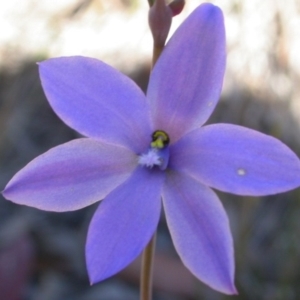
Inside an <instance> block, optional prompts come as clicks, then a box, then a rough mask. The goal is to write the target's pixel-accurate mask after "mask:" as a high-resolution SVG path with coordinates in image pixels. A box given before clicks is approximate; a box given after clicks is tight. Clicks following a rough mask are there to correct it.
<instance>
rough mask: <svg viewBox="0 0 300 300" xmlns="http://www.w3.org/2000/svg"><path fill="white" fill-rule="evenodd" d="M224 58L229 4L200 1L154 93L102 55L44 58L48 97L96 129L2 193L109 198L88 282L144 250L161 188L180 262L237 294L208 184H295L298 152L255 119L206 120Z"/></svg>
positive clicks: (227, 240) (283, 187) (255, 191)
mask: <svg viewBox="0 0 300 300" xmlns="http://www.w3.org/2000/svg"><path fill="white" fill-rule="evenodd" d="M225 60H226V54H225V33H224V24H223V16H222V12H221V11H220V9H219V8H217V7H215V6H213V5H211V4H203V5H201V6H199V7H198V8H197V9H196V10H195V11H194V12H193V13H192V14H191V15H190V16H189V17H188V18H187V20H186V21H185V22H184V23H183V24H182V25H181V26H180V27H179V29H178V30H177V31H176V32H175V34H174V35H173V37H172V38H171V40H170V41H169V42H168V44H167V46H166V47H165V49H164V51H163V53H162V55H161V57H160V58H159V60H158V61H157V63H156V65H155V67H154V69H153V72H152V74H151V78H150V82H149V86H148V91H147V98H146V97H145V95H144V94H143V93H142V91H141V90H140V89H139V88H138V87H137V86H136V85H135V83H134V82H132V81H131V80H130V79H129V78H127V77H126V76H124V75H122V74H121V73H120V72H118V71H117V70H115V69H113V68H112V67H110V66H108V65H106V64H105V63H103V62H101V61H98V60H96V59H92V58H85V57H79V56H78V57H62V58H56V59H49V60H47V61H45V62H42V63H41V64H40V76H41V81H42V85H43V88H44V91H45V93H46V96H47V98H48V100H49V102H50V104H51V106H52V108H53V109H54V111H55V112H56V113H57V114H58V116H59V117H60V118H61V119H62V120H63V121H64V122H65V123H66V124H68V125H69V126H70V127H72V128H74V129H76V130H77V131H78V132H80V133H82V134H83V135H85V136H88V137H89V138H80V139H77V140H74V141H71V142H68V143H66V144H63V145H60V146H58V147H55V148H53V149H51V150H49V151H48V152H46V153H45V154H43V155H41V156H39V157H37V158H36V159H34V160H33V161H32V162H30V163H29V164H28V165H27V166H25V168H24V169H22V170H21V171H19V172H18V173H17V174H16V175H15V176H14V177H13V178H12V180H11V181H10V182H9V183H8V185H7V186H6V188H5V190H4V192H3V195H4V196H5V197H6V198H7V199H10V200H11V201H13V202H15V203H18V204H25V205H29V206H33V207H36V208H39V209H44V210H50V211H57V212H60V211H71V210H76V209H80V208H82V207H85V206H87V205H90V204H92V203H95V202H96V201H99V200H100V199H104V200H103V201H102V203H101V205H100V206H99V208H98V209H97V211H96V213H95V215H94V216H93V219H92V221H91V224H90V227H89V231H88V237H87V243H86V259H87V268H88V273H89V276H90V280H91V282H92V283H95V282H98V281H100V280H103V279H105V278H107V277H109V276H112V275H113V274H115V273H117V272H118V271H120V270H121V269H123V268H124V267H126V266H127V265H128V264H129V263H130V262H131V261H132V260H134V259H135V258H136V257H137V256H138V255H139V254H140V253H141V251H142V250H143V248H144V247H145V246H146V244H147V243H148V242H149V240H150V238H151V236H152V235H153V233H154V231H155V229H156V227H157V224H158V221H159V216H160V212H161V199H162V202H163V206H164V210H165V213H166V218H167V223H168V226H169V229H170V232H171V235H172V239H173V242H174V245H175V248H176V250H177V252H178V254H179V256H180V257H181V259H182V261H183V263H184V264H185V265H186V266H187V267H188V268H189V269H190V271H191V272H192V273H193V274H194V275H195V276H196V277H197V278H199V279H200V280H202V281H203V282H204V283H206V284H208V285H209V286H210V287H212V288H214V289H216V290H218V291H221V292H223V293H227V294H234V293H236V289H235V286H234V258H233V242H232V237H231V233H230V228H229V222H228V218H227V216H226V213H225V211H224V208H223V206H222V204H221V202H220V200H219V199H218V197H217V195H216V194H215V193H214V192H213V190H212V189H211V188H216V189H219V190H221V191H225V192H230V193H235V194H239V195H266V194H275V193H280V192H284V191H287V190H290V189H293V188H295V187H297V186H299V185H300V162H299V159H298V158H297V156H296V155H295V154H294V153H293V152H292V151H291V150H290V149H289V148H287V147H286V146H285V145H284V144H282V143H281V142H280V141H278V140H276V139H275V138H273V137H269V136H266V135H264V134H262V133H259V132H256V131H254V130H251V129H247V128H244V127H240V126H235V125H229V124H215V125H207V126H204V127H200V126H201V125H203V124H204V123H205V122H206V121H207V119H208V118H209V116H210V115H211V113H212V111H213V110H214V107H215V106H216V104H217V102H218V99H219V96H220V92H221V87H222V81H223V75H224V70H225Z"/></svg>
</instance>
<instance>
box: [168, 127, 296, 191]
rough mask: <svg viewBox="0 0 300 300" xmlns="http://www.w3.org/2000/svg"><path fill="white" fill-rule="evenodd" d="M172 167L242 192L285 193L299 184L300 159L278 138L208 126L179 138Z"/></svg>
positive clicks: (235, 128) (249, 130)
mask: <svg viewBox="0 0 300 300" xmlns="http://www.w3.org/2000/svg"><path fill="white" fill-rule="evenodd" d="M170 157H171V158H172V160H170V167H171V168H175V169H178V170H181V171H185V172H186V173H188V174H190V175H191V176H194V177H195V178H197V179H198V180H200V181H201V182H202V183H204V184H206V185H208V186H211V187H213V188H216V189H219V190H222V191H225V192H230V193H234V194H240V195H253V196H258V195H267V194H276V193H280V192H285V191H288V190H291V189H294V188H296V187H298V186H299V185H300V161H299V159H298V157H297V156H296V155H295V154H294V153H293V152H292V151H291V150H290V149H289V148H288V147H287V146H285V145H284V144H283V143H281V142H280V141H279V140H277V139H275V138H273V137H271V136H267V135H265V134H262V133H260V132H257V131H255V130H251V129H247V128H245V127H241V126H235V125H229V124H216V125H209V126H205V127H203V128H200V129H197V130H195V131H193V132H191V133H190V134H188V135H186V136H185V137H183V138H182V139H181V140H180V141H178V142H177V143H176V144H175V145H174V146H173V147H172V149H171V150H170Z"/></svg>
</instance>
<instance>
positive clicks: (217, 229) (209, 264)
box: [163, 171, 236, 294]
mask: <svg viewBox="0 0 300 300" xmlns="http://www.w3.org/2000/svg"><path fill="white" fill-rule="evenodd" d="M163 204H164V209H165V212H166V218H167V223H168V226H169V229H170V233H171V236H172V239H173V242H174V246H175V248H176V250H177V252H178V254H179V256H180V258H181V259H182V261H183V263H184V264H185V265H186V267H187V268H188V269H189V270H190V271H191V272H192V273H193V274H194V275H195V276H196V277H197V278H199V279H200V280H201V281H203V282H204V283H206V284H207V285H209V286H210V287H212V288H214V289H216V290H218V291H220V292H223V293H225V294H236V289H235V286H234V282H233V280H234V258H233V241H232V237H231V233H230V228H229V222H228V218H227V215H226V213H225V210H224V208H223V206H222V204H221V202H220V200H219V199H218V197H217V195H216V194H215V193H214V192H213V191H212V190H211V189H210V188H208V187H206V186H204V185H202V184H201V183H199V182H197V181H196V180H195V179H193V178H191V177H189V176H188V175H185V174H180V173H177V172H174V171H173V172H169V173H168V176H167V180H166V184H165V186H164V189H163Z"/></svg>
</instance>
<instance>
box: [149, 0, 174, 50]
mask: <svg viewBox="0 0 300 300" xmlns="http://www.w3.org/2000/svg"><path fill="white" fill-rule="evenodd" d="M172 16H173V12H172V9H171V8H170V7H169V6H168V5H166V3H165V0H155V2H154V4H153V5H152V6H151V8H150V10H149V26H150V29H151V32H152V35H153V40H154V45H155V46H158V47H163V46H164V45H165V42H166V39H167V37H168V34H169V30H170V27H171V23H172Z"/></svg>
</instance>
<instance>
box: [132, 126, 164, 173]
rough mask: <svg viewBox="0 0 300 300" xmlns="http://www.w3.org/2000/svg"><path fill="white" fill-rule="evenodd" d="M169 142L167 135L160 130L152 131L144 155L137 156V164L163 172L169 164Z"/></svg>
mask: <svg viewBox="0 0 300 300" xmlns="http://www.w3.org/2000/svg"><path fill="white" fill-rule="evenodd" d="M169 142H170V139H169V136H168V134H167V133H165V132H164V131H162V130H156V131H154V132H153V134H152V142H151V143H150V147H149V149H148V151H147V152H146V153H143V154H141V155H140V156H139V158H138V163H139V164H140V165H142V166H145V167H148V168H153V167H154V166H157V167H159V168H160V169H161V170H165V169H166V168H167V165H168V162H169V147H168V145H169Z"/></svg>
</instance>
